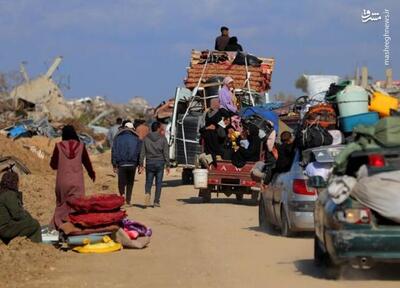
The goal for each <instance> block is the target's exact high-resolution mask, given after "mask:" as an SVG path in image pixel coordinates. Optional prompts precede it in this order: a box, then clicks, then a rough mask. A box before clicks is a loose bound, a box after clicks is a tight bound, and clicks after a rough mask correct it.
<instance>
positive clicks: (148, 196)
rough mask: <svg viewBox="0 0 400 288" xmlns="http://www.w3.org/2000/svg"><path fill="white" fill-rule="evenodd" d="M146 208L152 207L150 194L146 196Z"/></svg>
mask: <svg viewBox="0 0 400 288" xmlns="http://www.w3.org/2000/svg"><path fill="white" fill-rule="evenodd" d="M144 206H145V207H149V206H150V194H146V195H145V196H144Z"/></svg>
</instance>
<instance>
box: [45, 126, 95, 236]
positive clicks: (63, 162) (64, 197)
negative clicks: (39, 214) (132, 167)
mask: <svg viewBox="0 0 400 288" xmlns="http://www.w3.org/2000/svg"><path fill="white" fill-rule="evenodd" d="M61 138H62V141H61V142H59V143H57V144H56V145H55V147H54V151H53V155H52V156H51V161H50V167H51V168H52V169H53V170H57V178H56V189H55V190H56V208H55V211H54V216H53V219H52V220H51V223H50V227H51V228H53V229H60V226H61V225H62V224H63V223H65V222H67V220H68V216H69V214H70V213H71V212H72V209H71V207H70V206H69V205H68V203H67V202H68V200H69V199H71V198H74V197H82V196H84V195H85V184H84V178H83V168H82V164H83V166H85V168H86V171H87V172H88V174H89V177H90V179H92V181H93V182H94V181H95V180H96V174H95V172H94V170H93V166H92V162H91V161H90V158H89V154H88V152H87V150H86V147H85V144H83V143H82V142H81V141H80V139H79V136H78V134H77V133H76V131H75V128H74V126H72V125H66V126H64V128H63V129H62V136H61Z"/></svg>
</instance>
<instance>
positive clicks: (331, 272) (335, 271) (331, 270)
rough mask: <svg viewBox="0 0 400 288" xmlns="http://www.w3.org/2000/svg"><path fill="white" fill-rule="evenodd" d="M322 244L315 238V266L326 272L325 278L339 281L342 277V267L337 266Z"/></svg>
mask: <svg viewBox="0 0 400 288" xmlns="http://www.w3.org/2000/svg"><path fill="white" fill-rule="evenodd" d="M322 245H323V244H322V243H321V241H319V239H318V237H317V236H314V264H315V265H316V266H320V267H322V268H323V270H324V275H325V278H327V279H334V280H336V279H338V278H339V277H340V274H341V273H340V271H341V269H340V266H339V265H335V264H334V263H333V262H332V260H331V258H330V256H329V254H328V253H327V252H325V251H324V250H323V249H322Z"/></svg>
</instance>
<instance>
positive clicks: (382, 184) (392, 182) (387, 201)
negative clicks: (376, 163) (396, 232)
mask: <svg viewBox="0 0 400 288" xmlns="http://www.w3.org/2000/svg"><path fill="white" fill-rule="evenodd" d="M351 195H352V196H353V197H354V198H356V199H357V200H358V201H359V202H360V203H361V204H363V205H365V206H367V207H368V208H370V209H372V210H374V211H376V212H378V213H379V214H380V215H382V216H383V217H386V218H388V219H391V220H393V221H395V222H397V223H400V171H393V172H385V173H379V174H376V175H373V176H370V177H366V178H362V179H360V180H359V181H358V183H357V184H356V185H355V186H354V189H353V191H352V192H351Z"/></svg>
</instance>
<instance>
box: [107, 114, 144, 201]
mask: <svg viewBox="0 0 400 288" xmlns="http://www.w3.org/2000/svg"><path fill="white" fill-rule="evenodd" d="M141 146H142V141H141V140H140V139H139V136H138V135H137V134H136V132H135V131H134V129H133V124H132V122H127V123H125V126H124V128H123V129H121V130H120V131H119V132H118V133H117V135H116V136H115V138H114V141H113V146H112V150H111V162H112V165H113V167H114V171H115V172H117V173H118V189H119V194H121V196H125V201H126V204H127V205H131V198H132V190H133V182H134V181H135V174H136V168H137V167H138V162H139V156H140V149H141Z"/></svg>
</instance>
